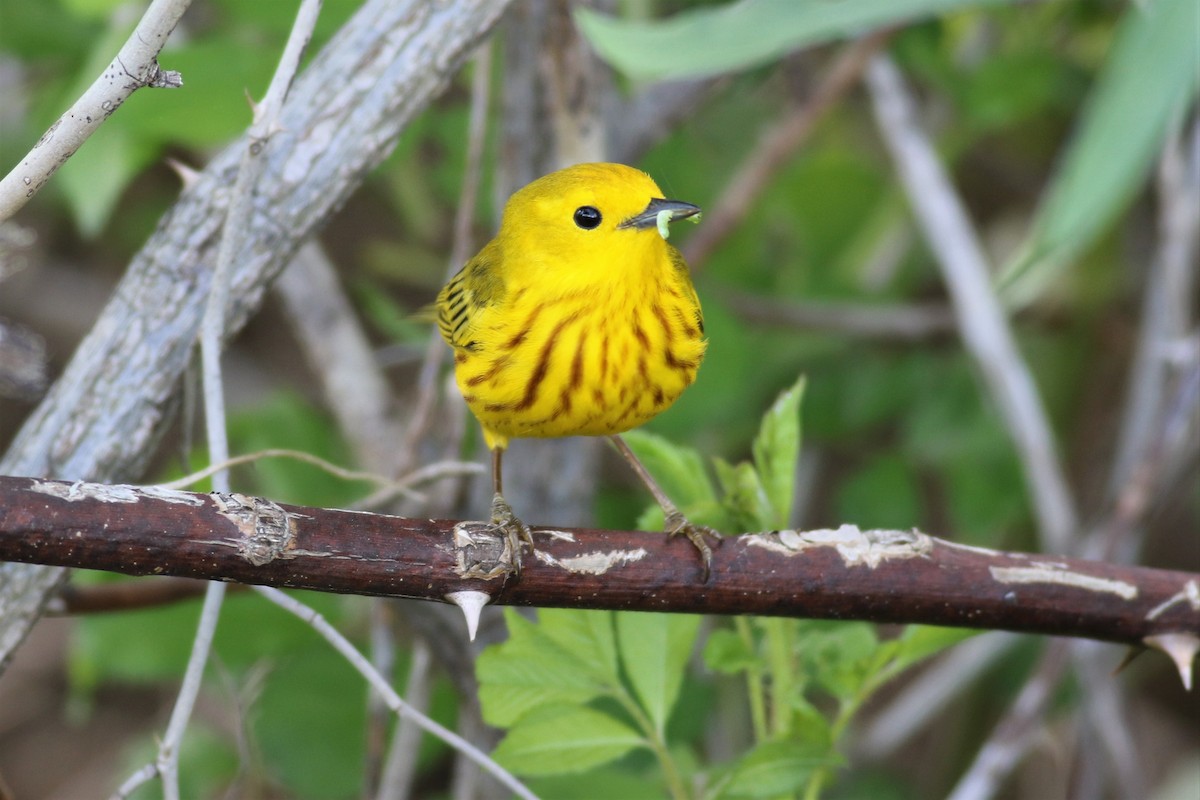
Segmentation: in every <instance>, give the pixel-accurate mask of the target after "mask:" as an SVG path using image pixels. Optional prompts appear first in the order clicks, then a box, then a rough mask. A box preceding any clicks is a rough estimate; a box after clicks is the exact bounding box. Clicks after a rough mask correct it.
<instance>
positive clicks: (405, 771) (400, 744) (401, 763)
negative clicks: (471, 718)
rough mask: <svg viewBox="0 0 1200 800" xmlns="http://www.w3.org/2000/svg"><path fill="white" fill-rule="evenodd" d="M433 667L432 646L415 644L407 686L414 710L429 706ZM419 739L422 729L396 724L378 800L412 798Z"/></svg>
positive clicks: (407, 723)
mask: <svg viewBox="0 0 1200 800" xmlns="http://www.w3.org/2000/svg"><path fill="white" fill-rule="evenodd" d="M432 664H433V655H432V653H430V650H429V645H427V644H425V642H424V641H423V640H421V639H417V640H416V641H414V642H413V645H412V652H411V653H410V654H409V666H408V683H407V684H406V685H405V687H404V697H405V699H406V700H407V702H408V704H409V705H411V706H413V707H414V708H417V709H424V708H425V707H426V706H427V705H428V703H429V696H430V691H431V689H432V688H433V686H432V684H433V681H432V679H431V675H430V667H431V666H432ZM419 737H420V730H418V727H417V726H416V725H415V724H413V723H412V722H410V721H409V719H408V718H407V717H401V718H400V719H399V720H397V721H396V731H395V733H394V734H392V744H391V747H389V748H388V754H387V760H386V761H385V765H386V766H385V768H384V771H383V777H382V779H381V780H380V782H379V793H378V794H377V795H376V797H375V800H404V798H406V797H409V796H410V794H411V789H412V783H413V779H414V778H415V777H416V774H417V770H416V766H417V756H418V755H419V754H420V752H421V749H420V747H419V746H418V745H419V744H420V739H419Z"/></svg>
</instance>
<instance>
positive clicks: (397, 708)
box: [254, 586, 537, 800]
mask: <svg viewBox="0 0 1200 800" xmlns="http://www.w3.org/2000/svg"><path fill="white" fill-rule="evenodd" d="M254 590H255V591H256V592H258V593H259V594H261V595H262V596H263V597H265V598H266V599H268V600H270V601H271V602H272V603H274V604H275V605H277V606H279V607H280V608H282V609H284V610H285V611H288V612H289V613H291V614H295V615H296V616H297V617H299V618H300V619H302V620H304V621H305V622H307V623H308V625H309V627H311V628H312V629H313V630H315V631H316V632H317V633H319V634H320V635H321V637H322V638H323V639H325V641H327V642H329V644H330V645H332V646H333V648H334V649H335V650H337V651H338V652H339V653H341V654H342V655H343V656H344V657H345V658H346V660H347V661H349V662H350V664H351V666H353V667H354V668H355V669H356V670H358V672H359V674H360V675H362V676H363V677H364V678H366V680H367V682H368V683H369V684H371V688H373V689H374V690H375V691H377V692H379V694H381V695H382V696H383V698H384V701H385V702H386V703H387V705H388V708H390V709H392V711H394V712H396V713H397V714H399V715H400V716H402V717H405V718H407V719H410V720H412V721H413V722H415V723H416V724H417V725H418V726H420V727H421V728H423V729H424V730H426V731H428V732H429V733H431V734H433V735H434V736H436V737H437V738H439V739H441V740H442V741H443V742H445V743H446V744H448V745H450V746H451V747H453V748H454V749H455V750H457V751H458V752H459V753H461V754H463V755H464V756H466V757H467V758H469V759H471V760H472V761H474V762H475V763H476V764H478V765H479V767H480V768H481V769H483V770H484V771H485V772H487V773H488V774H490V775H492V776H493V777H495V778H496V780H498V781H500V782H501V783H502V784H504V785H505V786H506V787H507V788H508V789H509V790H510V791H512V792H513V793H514V794H516V795H517V796H518V797H523V798H526V800H536V798H537V796H536V795H535V794H533V792H531V791H529V789H528V788H526V786H525V785H524V784H523V783H521V782H520V781H518V780H517V779H516V778H514V777H513V776H512V775H511V774H510V773H509V772H508V771H506V770H505V769H504V768H503V767H501V766H500V765H499V764H497V763H496V762H495V761H493V760H492V759H491V758H489V757H488V756H487V754H486V753H484V752H482V751H481V750H479V748H477V747H475V745H473V744H471V743H470V742H468V741H467V740H466V739H463V738H462V737H461V736H459V735H458V734H456V733H455V732H454V731H452V730H450V729H449V728H445V727H443V726H442V725H439V724H438V723H436V722H434V721H433V720H432V719H430V718H429V717H427V716H426V715H425V714H422V713H421V712H420V711H418V710H417V709H415V708H413V707H412V706H411V705H409V704H408V703H406V702H404V700H403V699H402V698H401V697H400V695H398V694H396V690H395V689H393V688H392V686H391V684H390V683H388V682H387V681H386V680H384V678H383V676H382V675H380V674H379V673H378V672H377V671H376V670H375V668H374V667H372V666H371V662H369V661H367V659H366V657H365V656H363V654H362V653H360V652H358V650H357V649H355V647H354V645H352V644H350V642H349V640H348V639H346V637H345V636H342V635H341V634H340V633H338V631H337V629H336V628H334V627H333V626H332V625H330V624H329V623H328V622H327V621H326V620H325V618H324V617H322V616H321V615H320V614H318V613H317V612H316V611H314V610H313V609H311V608H309V607H308V606H306V605H304V604H303V603H301V602H300V601H298V600H296V599H295V598H293V597H289V596H288V595H286V594H284V593H283V592H281V591H279V590H278V589H273V588H271V587H269V586H256V587H254Z"/></svg>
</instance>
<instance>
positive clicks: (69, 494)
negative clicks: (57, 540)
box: [29, 481, 142, 503]
mask: <svg viewBox="0 0 1200 800" xmlns="http://www.w3.org/2000/svg"><path fill="white" fill-rule="evenodd" d="M29 488H30V489H31V490H32V491H35V492H39V493H41V494H48V495H50V496H51V497H57V498H58V499H60V500H67V501H69V502H72V503H74V502H76V501H78V500H96V501H99V502H101V503H136V502H138V501H139V500H141V499H142V498H141V496H140V495H139V494H138V493H137V490H136V489H134V487H132V486H124V485H116V486H114V485H109V484H105V483H84V482H83V481H75V482H74V483H62V482H59V481H34V482H33V485H32V486H30V487H29Z"/></svg>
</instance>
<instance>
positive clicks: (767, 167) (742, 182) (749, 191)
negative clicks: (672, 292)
mask: <svg viewBox="0 0 1200 800" xmlns="http://www.w3.org/2000/svg"><path fill="white" fill-rule="evenodd" d="M892 33H893V31H892V30H891V29H890V28H889V29H884V30H881V31H876V32H875V33H871V34H868V35H867V36H864V37H863V38H861V39H859V40H858V41H856V42H854V43H852V44H849V45H847V46H846V47H844V48H843V49H842V51H841V53H840V54H839V55H838V58H837V60H836V61H834V63H833V65H832V66H831V67H830V68H829V70H828V71H827V72H826V73H825V75H824V76H823V77H822V78H821V82H820V84H818V85H817V88H816V89H815V90H814V92H813V94H812V96H811V97H810V98H809V99H808V101H807V102H806V103H804V104H803V105H801V106H797V107H796V108H793V109H791V110H790V111H789V112H788V113H787V115H786V116H784V117H783V119H781V120H779V121H778V122H776V123H775V124H774V125H773V126H772V127H771V128H770V129H769V130H767V131H766V132H765V133H764V134H763V136H762V138H761V139H760V141H759V143H758V146H757V147H755V148H754V150H752V151H751V152H750V154H749V155H748V156H747V157H746V159H745V160H744V161H743V162H742V164H741V165H740V166H739V167H738V169H737V172H735V173H734V175H733V177H732V178H731V179H730V180H729V183H728V184H726V186H725V188H724V189H722V190H721V191H720V192H719V193H718V196H719V197H720V198H721V199H720V201H719V202H718V204H717V206H716V207H715V208H712V209H708V210H705V212H704V225H702V226H701V227H700V228H699V229H697V230H696V232H695V233H693V234H692V235H691V237H689V238H688V240H687V243H686V244H685V245H684V247H683V255H684V258H686V259H687V262H688V264H690V265H691V267H692V269H698V268H699V267H700V266H701V265H702V264H703V263H704V262H705V261H706V260H707V259H708V257H709V256H710V255H712V253H713V251H714V250H716V249H717V247H718V246H719V245H720V244H721V242H723V241H725V239H726V237H728V236H729V234H730V233H732V232H733V231H734V230H735V229H736V228H737V226H738V225H739V224H740V223H741V221H742V220H743V219H744V218H745V217H746V215H747V214H749V213H750V209H751V208H752V206H753V205H754V200H755V199H756V198H757V197H758V196H759V195H760V194H762V191H763V189H764V188H765V187H766V185H767V184H768V182H770V180H771V179H772V178H773V177H774V176H775V175H776V174H777V173H778V172H779V168H780V167H781V166H782V165H783V164H784V163H785V162H786V161H787V160H788V159H789V158H791V156H792V154H793V153H794V152H795V151H796V150H797V149H798V148H799V147H800V146H801V145H802V144H804V142H805V141H806V140H807V139H808V136H809V134H810V133H812V130H813V128H814V127H815V126H816V124H817V121H818V120H820V119H821V117H822V116H824V114H825V112H826V111H828V110H829V109H830V108H832V107H833V105H834V104H835V103H836V102H837V101H838V99H839V98H841V97H842V95H844V94H845V93H846V92H848V91H849V90H850V89H851V87H853V86H854V85H855V84H856V83H857V82H858V79H859V76H860V75H862V72H863V69H865V68H866V65H867V61H868V59H870V58H871V56H872V55H874V54H875V53H876V52H878V51H879V49H880V48H881V47H883V45H884V44H886V43H887V41H888V39H890V38H891V36H892Z"/></svg>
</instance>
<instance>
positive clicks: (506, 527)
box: [492, 492, 534, 578]
mask: <svg viewBox="0 0 1200 800" xmlns="http://www.w3.org/2000/svg"><path fill="white" fill-rule="evenodd" d="M492 525H494V526H495V527H497V528H499V529H500V532H501V533H503V534H504V540H505V543H506V545H507V547H506V548H505V551H506V554H507V555H508V556H509V559H508V560H509V566H511V567H512V573H513V575H515V576H516V577H517V578H520V577H521V547H522V546H523V545H526V544H527V545H529V549H530V550H533V549H534V547H533V534H532V533H530V532H529V526H528V525H526V524H525V523H524V522H522V521H521V520H520V519H518V518H517V515H516V514H514V513H513V510H512V506H510V505H509V504H508V501H507V500H505V499H504V497H503V495H501V494H500V493H499V492H496V494H495V495H494V496H493V497H492Z"/></svg>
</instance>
